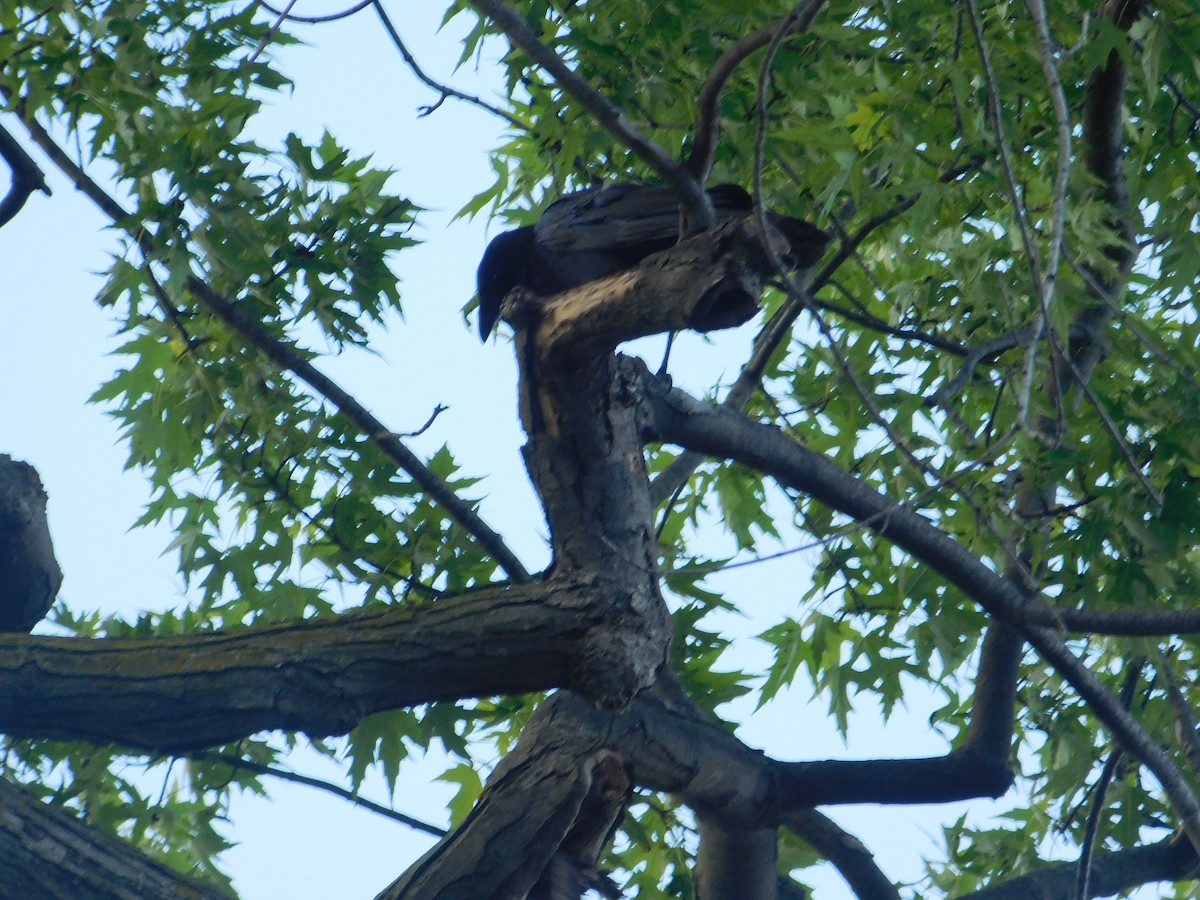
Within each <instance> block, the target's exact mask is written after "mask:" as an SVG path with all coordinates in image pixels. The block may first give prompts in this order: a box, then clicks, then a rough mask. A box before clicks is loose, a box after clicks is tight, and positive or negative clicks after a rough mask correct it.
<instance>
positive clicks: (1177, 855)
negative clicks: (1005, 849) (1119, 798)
mask: <svg viewBox="0 0 1200 900" xmlns="http://www.w3.org/2000/svg"><path fill="white" fill-rule="evenodd" d="M1076 869H1077V863H1074V862H1062V863H1051V864H1049V865H1047V866H1043V867H1042V868H1040V869H1036V870H1034V871H1033V872H1030V873H1029V874H1028V875H1020V876H1018V877H1016V878H1009V879H1008V880H1006V881H1002V882H1000V883H999V884H997V885H994V886H992V887H986V888H984V889H983V890H980V891H975V892H974V893H971V894H965V895H963V896H961V897H959V898H958V900H1061V898H1063V897H1071V896H1073V895H1072V890H1073V888H1074V886H1075V884H1074V882H1075V874H1076ZM1198 874H1200V857H1198V856H1197V855H1196V850H1195V848H1194V847H1192V845H1191V844H1190V843H1189V842H1188V840H1187V838H1186V837H1184V836H1183V835H1182V834H1174V835H1172V836H1170V837H1168V838H1166V839H1164V840H1161V841H1159V842H1158V843H1156V844H1148V845H1146V846H1144V847H1132V848H1130V849H1128V850H1110V851H1104V852H1101V853H1097V854H1096V856H1095V858H1094V859H1093V860H1092V878H1091V886H1090V892H1089V894H1088V897H1111V896H1112V895H1114V894H1119V893H1121V892H1122V891H1127V890H1130V889H1132V888H1135V887H1139V886H1141V885H1144V884H1154V883H1155V882H1159V881H1185V880H1187V879H1189V878H1195V877H1196V876H1197V875H1198Z"/></svg>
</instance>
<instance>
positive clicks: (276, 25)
mask: <svg viewBox="0 0 1200 900" xmlns="http://www.w3.org/2000/svg"><path fill="white" fill-rule="evenodd" d="M297 2H298V0H288V5H287V6H285V7H284V8H283V10H282V11H281V12H280V13H279V15H277V16H276V17H275V21H274V22H272V23H271V26H270V27H269V28H268V29H267V33H266V34H264V35H263V36H262V38H260V39H259V42H258V46H257V47H255V48H254V51H253V52H252V53H251V54H250V56H249V57H248V59H247V60H246V61H247V62H254V61H255V60H256V59H258V57H259V55H260V54H261V53H262V52H263V50H265V49H266V48H267V44H269V43H271V39H272V38H274V37H275V35H276V33H278V31H279V29H280V27H281V26H282V25H283V23H284V22H285V21H286V20H287V17H288V16H289V15H290V14H291V12H292V7H293V6H295V5H296V3H297Z"/></svg>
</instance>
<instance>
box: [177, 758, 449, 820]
mask: <svg viewBox="0 0 1200 900" xmlns="http://www.w3.org/2000/svg"><path fill="white" fill-rule="evenodd" d="M189 758H190V759H194V760H197V761H199V762H207V763H223V764H224V765H227V766H229V767H230V768H232V769H234V770H235V771H236V770H237V769H245V770H246V771H248V772H253V773H254V774H256V775H269V776H270V777H272V778H278V779H279V780H280V781H290V782H292V783H293V784H302V785H304V786H305V787H312V788H317V790H321V791H324V792H325V793H327V794H333V795H334V796H335V797H341V798H342V799H343V800H349V801H350V802H351V803H353V804H354V805H355V806H361V807H362V808H363V809H367V810H370V811H371V812H373V813H378V814H379V815H381V816H386V817H387V818H389V819H391V820H392V821H394V822H400V823H401V824H403V825H407V826H408V827H409V828H412V829H414V830H416V831H423V832H425V834H431V835H433V836H434V837H441V836H442V835H444V834H445V833H446V829H445V828H439V827H438V826H437V825H430V824H429V823H428V822H423V821H421V820H420V819H417V818H414V817H413V816H410V815H408V814H406V813H402V812H398V811H396V810H394V809H392V808H390V807H387V806H384V805H383V804H381V803H375V802H374V801H372V800H368V799H366V798H365V797H360V796H359V795H358V794H356V793H355V792H354V791H350V790H347V789H346V788H344V787H342V786H341V785H337V784H333V783H331V782H328V781H323V780H322V779H320V778H313V777H312V776H311V775H301V774H300V773H299V772H292V771H289V770H288V769H280V768H278V767H276V766H268V765H265V764H263V763H260V762H255V761H254V760H252V759H244V758H243V757H240V756H230V755H228V754H225V753H208V752H206V753H197V754H195V755H194V756H191V757H189Z"/></svg>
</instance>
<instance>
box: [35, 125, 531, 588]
mask: <svg viewBox="0 0 1200 900" xmlns="http://www.w3.org/2000/svg"><path fill="white" fill-rule="evenodd" d="M22 122H23V123H24V125H25V127H26V129H28V131H29V134H30V136H31V137H32V138H33V140H34V142H35V143H36V144H37V145H38V146H39V147H41V148H42V150H44V151H45V153H46V155H47V156H49V157H50V159H51V160H52V161H53V162H54V164H55V165H56V166H58V168H59V169H60V170H62V172H63V174H65V175H66V176H67V177H68V178H69V179H70V180H71V182H72V183H73V184H74V185H75V186H76V187H77V188H78V189H79V190H80V191H81V192H83V194H84V195H86V196H87V198H88V199H89V200H91V201H92V202H93V203H95V204H96V206H98V207H99V208H100V210H101V212H103V213H104V214H105V215H107V216H108V217H109V218H110V219H112V221H113V224H115V225H117V226H118V227H120V228H122V229H124V230H125V231H126V232H127V233H129V234H130V236H131V237H132V238H133V239H134V240H135V241H136V242H137V244H138V246H139V248H140V249H141V251H142V253H143V254H144V255H146V256H148V257H150V256H154V254H155V249H156V248H155V244H154V239H153V237H152V236H151V235H150V234H149V233H148V232H147V231H146V229H145V228H144V227H142V225H141V223H140V222H138V221H136V220H135V219H134V217H133V215H132V214H131V213H129V212H127V211H126V210H125V209H124V207H122V206H121V204H120V203H118V202H117V201H116V200H114V199H113V198H112V197H111V196H110V195H109V194H108V192H107V191H105V190H104V189H103V188H101V187H100V185H99V184H97V183H96V182H95V181H94V180H93V179H92V178H91V177H90V176H89V175H88V174H87V173H86V172H84V171H83V169H81V168H80V167H79V166H77V165H76V164H75V162H74V161H73V160H72V159H71V158H70V157H69V156H67V154H66V153H64V152H63V150H62V148H60V147H59V146H58V145H57V144H56V143H55V142H54V140H53V139H52V138H51V137H50V135H49V134H47V133H46V131H45V130H44V129H43V128H42V127H41V126H40V125H38V124H37V122H35V121H33V120H32V119H30V118H25V117H22ZM186 285H187V288H188V290H189V291H191V293H192V294H193V296H194V297H195V298H196V300H197V301H198V302H199V303H200V304H201V305H202V306H203V307H204V308H205V309H207V310H209V311H210V312H211V313H213V314H214V315H216V316H217V317H218V318H220V319H222V320H223V321H224V322H225V323H226V324H228V325H229V326H230V327H232V328H233V329H234V330H235V331H237V332H239V333H240V334H241V335H242V337H244V338H245V339H246V340H247V341H249V342H250V343H252V344H253V345H254V346H255V347H257V348H258V349H259V350H260V351H261V352H262V353H263V354H264V355H266V356H267V357H268V358H270V359H271V360H272V361H273V362H275V363H276V364H277V365H279V366H282V367H283V368H284V369H286V370H288V371H290V372H291V373H292V374H293V375H295V376H296V377H297V378H299V379H300V380H302V381H304V382H305V383H306V384H308V385H309V386H310V387H312V388H313V390H315V391H317V392H318V393H319V394H321V395H322V396H323V397H325V398H326V399H327V400H329V402H330V403H332V404H333V405H334V406H336V407H337V408H338V411H339V412H341V413H342V414H343V415H345V416H346V417H347V418H348V419H349V420H350V421H351V422H353V423H354V424H355V425H356V426H357V427H358V428H359V429H361V430H362V432H363V434H364V435H365V436H366V437H367V438H368V439H369V440H370V441H371V442H372V443H374V444H375V445H376V446H378V447H379V448H380V449H381V450H382V451H383V452H384V454H385V455H387V457H388V458H389V459H391V460H392V462H394V463H395V464H396V466H397V467H398V468H400V469H401V470H402V471H404V472H406V473H407V474H408V476H409V477H410V478H412V480H413V481H414V482H416V484H418V485H419V486H420V487H421V488H422V489H423V490H424V491H426V493H427V494H428V495H429V496H430V498H432V499H433V500H434V501H435V502H437V503H438V504H439V505H440V506H441V507H442V508H443V509H444V510H445V511H446V514H447V516H449V517H450V518H451V519H452V520H454V521H455V522H456V523H457V524H458V525H460V526H461V527H462V528H463V529H464V530H465V531H466V532H468V533H469V534H471V535H472V536H474V537H475V539H476V540H478V541H479V543H480V544H481V545H482V546H483V547H484V548H485V549H486V550H487V551H488V552H489V553H490V554H492V556H493V558H495V560H496V562H497V563H498V564H499V565H500V566H501V568H503V569H504V571H505V572H506V573H507V574H508V576H509V578H511V579H512V580H513V581H514V582H517V583H525V582H528V581H529V580H530V575H529V572H528V571H527V570H526V569H525V566H524V565H523V564H522V563H521V561H520V560H519V559H518V558H517V556H516V554H514V553H513V552H512V551H511V550H510V549H509V548H508V545H507V544H505V542H504V540H503V538H501V537H500V535H499V534H497V533H496V532H495V531H494V530H493V529H492V528H491V526H490V525H488V524H487V523H486V522H485V521H483V519H482V518H481V517H480V515H479V514H478V513H477V512H475V510H474V509H473V508H472V507H471V504H469V503H468V502H467V501H465V500H463V499H462V498H461V497H459V496H458V494H456V493H455V492H454V491H453V490H452V489H451V488H450V486H449V485H447V484H446V482H444V481H443V480H442V479H441V478H439V477H438V476H437V475H436V474H434V472H433V471H432V470H431V469H430V468H429V467H428V466H426V465H425V464H424V463H423V462H421V460H420V459H419V458H418V457H417V456H416V454H414V453H413V452H412V451H411V450H409V449H408V447H407V446H405V445H404V443H403V442H402V441H401V440H400V439H399V438H398V437H396V435H394V434H393V433H392V432H391V431H390V430H389V429H387V428H386V427H385V426H384V424H383V423H382V422H380V421H379V419H377V418H375V416H373V415H372V414H371V413H370V412H369V411H368V410H367V409H366V407H364V406H363V405H362V404H361V403H359V402H358V401H357V400H355V399H354V397H353V396H351V395H350V394H349V393H348V392H347V391H345V390H344V389H343V388H342V387H341V386H340V385H338V384H337V383H336V382H335V381H333V380H332V379H331V378H329V377H328V376H326V375H325V374H324V373H322V372H321V371H320V370H318V369H317V368H316V367H315V366H314V365H313V364H312V363H310V362H309V361H308V359H307V358H306V357H305V356H304V354H303V353H301V352H300V351H299V350H297V349H296V348H294V347H291V346H289V345H287V344H285V343H283V342H282V341H280V340H279V339H278V338H277V337H275V336H274V335H273V334H271V333H270V331H268V330H267V329H266V328H265V327H264V326H263V324H262V323H261V322H259V321H258V320H257V319H252V318H251V317H250V316H248V315H246V314H245V313H244V312H242V310H241V309H240V308H239V307H238V306H237V305H236V304H234V303H232V302H230V301H229V300H228V299H226V298H225V297H222V296H221V295H219V294H218V293H217V292H216V291H214V290H213V289H212V288H211V287H209V286H208V284H207V283H206V282H203V281H201V280H200V279H199V278H196V277H195V276H189V277H188V278H187V281H186Z"/></svg>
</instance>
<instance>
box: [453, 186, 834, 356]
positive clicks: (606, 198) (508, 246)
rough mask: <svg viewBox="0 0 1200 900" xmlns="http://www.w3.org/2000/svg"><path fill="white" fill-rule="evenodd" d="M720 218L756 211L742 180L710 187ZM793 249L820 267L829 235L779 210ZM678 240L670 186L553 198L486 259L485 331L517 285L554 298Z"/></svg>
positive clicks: (798, 260)
mask: <svg viewBox="0 0 1200 900" xmlns="http://www.w3.org/2000/svg"><path fill="white" fill-rule="evenodd" d="M708 196H709V199H711V200H712V204H713V209H714V210H715V212H716V214H717V223H718V224H721V223H723V222H726V221H728V220H730V219H734V218H738V217H741V216H747V215H749V214H750V213H751V212H752V211H753V208H754V204H753V201H752V200H751V199H750V195H749V194H747V193H746V192H745V191H744V190H743V189H742V188H740V187H738V186H737V185H736V184H720V185H717V186H716V187H713V188H710V189H709V191H708ZM770 220H771V224H772V225H774V226H775V227H776V228H778V229H779V231H780V232H781V233H782V234H783V236H784V237H785V238H786V239H787V241H788V244H789V245H790V247H791V250H790V252H789V253H788V255H787V263H788V264H789V265H790V266H791V267H793V268H796V269H804V268H808V267H809V266H811V265H813V264H814V263H815V262H816V261H817V260H818V259H820V258H821V254H822V253H824V251H825V245H826V243H828V241H829V236H828V235H827V234H826V233H825V232H823V231H821V229H819V228H817V227H816V226H815V225H810V224H809V223H808V222H805V221H803V220H802V219H793V218H790V217H788V216H780V215H777V214H774V213H772V214H771V216H770ZM678 241H679V197H678V195H677V194H676V193H675V192H674V191H673V190H671V189H670V188H668V187H663V186H661V185H651V184H607V185H604V186H603V187H599V188H593V189H591V190H587V191H579V192H578V193H574V194H568V195H566V196H565V197H562V198H561V199H559V200H557V201H555V202H554V203H552V204H550V206H549V207H548V208H547V209H546V211H545V212H544V213H542V217H541V218H540V219H538V221H537V224H536V225H526V226H525V227H524V228H517V229H515V230H513V231H506V232H504V234H500V235H497V236H496V237H495V238H494V239H493V240H492V242H491V243H490V244H488V247H487V250H485V251H484V253H483V259H482V260H481V261H480V263H479V271H478V273H477V276H476V277H477V279H478V287H479V337H480V339H481V340H484V341H486V340H487V339H488V335H490V334H491V333H492V326H494V325H495V324H496V318H497V316H499V314H500V302H501V301H502V300H503V299H504V297H505V295H507V294H508V292H509V291H511V290H512V289H513V288H514V287H516V286H517V285H520V286H521V287H523V288H525V289H527V290H529V291H532V292H533V293H535V294H541V295H542V296H547V297H548V296H552V295H554V294H558V293H561V292H563V291H565V290H568V289H570V288H573V287H579V286H580V285H583V284H587V283H588V282H589V281H596V280H597V279H600V278H605V277H607V276H609V275H613V274H616V273H617V272H622V271H624V270H625V269H631V268H633V267H634V266H636V265H637V264H638V263H640V262H641V261H642V260H643V259H645V258H646V257H647V256H649V255H650V254H652V253H658V252H659V251H660V250H666V249H668V248H670V247H673V246H675V244H676V243H678Z"/></svg>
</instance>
